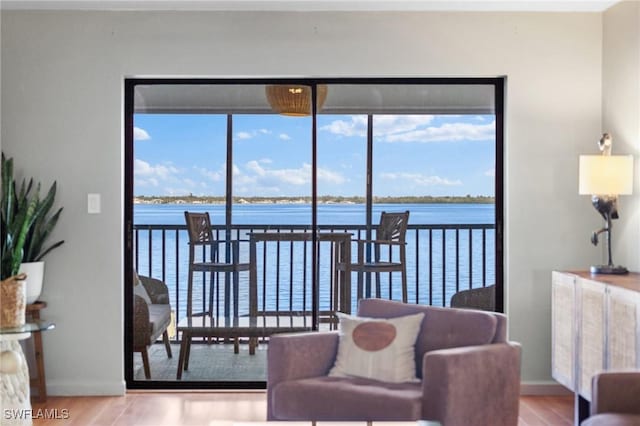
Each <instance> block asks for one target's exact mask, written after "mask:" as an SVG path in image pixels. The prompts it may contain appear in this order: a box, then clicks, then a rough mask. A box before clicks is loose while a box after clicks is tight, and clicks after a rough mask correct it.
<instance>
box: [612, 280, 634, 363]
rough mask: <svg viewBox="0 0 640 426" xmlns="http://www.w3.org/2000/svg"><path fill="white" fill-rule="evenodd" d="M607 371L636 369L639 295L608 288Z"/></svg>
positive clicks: (622, 289)
mask: <svg viewBox="0 0 640 426" xmlns="http://www.w3.org/2000/svg"><path fill="white" fill-rule="evenodd" d="M608 292H609V298H608V299H609V306H608V312H609V314H608V316H607V369H610V370H614V369H628V368H638V367H639V366H640V365H639V363H638V361H639V360H638V344H639V342H638V332H639V328H638V318H639V315H640V313H639V311H640V310H639V309H638V307H639V306H640V293H638V292H635V291H629V290H627V289H624V288H618V287H613V286H609V288H608Z"/></svg>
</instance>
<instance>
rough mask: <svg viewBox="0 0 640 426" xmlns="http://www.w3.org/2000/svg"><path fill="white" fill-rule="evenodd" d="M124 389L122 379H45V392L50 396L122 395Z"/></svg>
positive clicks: (125, 388)
mask: <svg viewBox="0 0 640 426" xmlns="http://www.w3.org/2000/svg"><path fill="white" fill-rule="evenodd" d="M126 390H127V386H126V383H125V382H124V381H116V382H94V383H87V382H58V381H53V380H47V394H48V395H50V396H98V395H100V396H123V395H124V394H125V392H126Z"/></svg>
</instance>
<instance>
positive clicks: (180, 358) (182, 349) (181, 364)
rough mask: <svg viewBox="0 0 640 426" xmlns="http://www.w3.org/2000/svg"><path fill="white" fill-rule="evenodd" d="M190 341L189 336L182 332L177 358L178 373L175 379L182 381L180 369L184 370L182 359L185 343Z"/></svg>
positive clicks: (185, 348)
mask: <svg viewBox="0 0 640 426" xmlns="http://www.w3.org/2000/svg"><path fill="white" fill-rule="evenodd" d="M188 340H191V335H190V334H189V333H187V332H184V331H183V332H182V342H181V343H180V356H179V357H178V372H177V374H176V379H178V380H181V379H182V369H183V368H184V358H185V355H186V353H187V341H188Z"/></svg>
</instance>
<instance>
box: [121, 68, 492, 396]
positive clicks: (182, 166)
mask: <svg viewBox="0 0 640 426" xmlns="http://www.w3.org/2000/svg"><path fill="white" fill-rule="evenodd" d="M503 83H504V82H503V80H502V79H438V80H433V79H313V80H295V81H294V80H231V79H229V80H220V79H217V80H175V79H154V80H139V79H131V80H127V82H126V105H125V111H126V113H125V123H126V128H125V140H126V153H125V154H126V155H125V163H126V169H127V174H126V177H125V188H126V191H125V192H126V194H125V197H126V199H125V205H126V212H125V221H126V224H127V229H126V231H125V232H126V234H127V246H126V250H125V253H126V257H125V269H126V270H127V273H126V275H125V278H126V283H127V291H126V298H125V302H126V306H127V310H126V312H127V317H126V318H125V321H126V324H127V334H126V348H127V354H126V356H125V361H126V375H127V382H128V384H129V386H130V387H158V386H159V387H177V388H180V387H186V388H191V387H194V386H196V387H258V388H259V387H263V386H264V382H265V380H266V373H265V354H266V351H267V348H268V337H261V338H260V339H258V340H257V341H256V340H255V339H253V338H252V337H250V336H248V335H247V336H243V335H239V336H237V337H239V339H237V340H236V339H235V337H231V338H229V337H220V336H205V337H204V338H202V339H200V338H198V339H195V340H194V342H193V344H192V345H191V348H192V349H191V357H192V360H191V361H190V364H189V370H188V371H187V370H185V372H184V374H183V375H182V377H181V379H180V380H176V368H177V362H178V360H176V358H178V354H179V353H180V345H181V343H182V340H183V336H184V332H183V331H181V330H184V328H181V327H184V326H185V324H187V318H186V305H187V281H188V271H189V265H188V260H189V255H188V253H189V251H188V250H189V249H188V238H187V234H186V226H185V219H184V212H185V211H193V212H208V213H209V215H210V218H211V223H212V229H213V233H214V235H215V238H217V239H219V240H222V241H225V242H226V245H225V244H223V245H222V246H221V247H222V248H220V249H219V251H217V252H216V253H215V259H216V261H220V262H228V261H230V260H231V258H232V255H231V254H232V250H231V249H230V247H231V245H230V244H231V243H230V241H232V240H233V241H240V245H239V247H240V249H239V252H238V254H239V259H240V262H243V263H247V264H251V267H252V268H254V269H253V270H255V271H256V274H255V275H254V281H251V279H250V276H251V275H250V274H249V272H248V269H247V270H243V271H242V272H240V273H239V274H238V278H237V281H234V278H233V274H231V273H215V274H210V273H204V272H199V273H196V274H195V275H194V280H193V288H194V292H193V296H192V302H193V304H194V306H195V307H197V309H198V311H207V312H210V313H213V316H214V317H215V318H222V317H224V316H225V315H227V316H228V315H232V316H233V317H234V318H236V320H240V318H244V319H246V318H248V317H251V316H252V315H254V313H255V312H254V311H255V310H256V309H257V310H258V311H259V312H261V313H268V314H269V315H278V316H279V317H286V316H287V315H288V316H291V315H293V314H294V313H295V315H298V316H299V318H307V319H308V321H307V320H305V322H304V324H305V326H308V328H310V329H326V328H333V327H335V323H333V322H332V321H331V312H332V311H335V310H336V309H340V310H345V311H352V312H353V311H355V309H356V306H357V296H356V290H355V288H356V287H355V282H356V274H355V273H354V274H347V275H350V281H351V284H350V286H351V287H350V288H349V290H350V293H341V292H342V291H343V288H342V287H340V286H342V285H344V282H345V278H344V276H340V275H339V273H338V272H337V270H336V267H335V263H336V261H337V260H336V259H337V256H338V252H337V251H336V250H337V249H336V246H335V244H333V243H331V244H326V243H322V242H319V243H318V244H317V245H315V244H314V242H315V241H316V240H317V239H318V238H319V237H318V235H320V234H321V233H336V234H345V233H346V234H350V235H351V238H353V239H354V240H356V239H368V240H375V238H376V232H377V231H376V228H377V226H378V222H379V221H380V216H381V213H382V212H404V211H409V225H408V229H407V233H406V242H405V244H404V245H405V247H406V261H405V262H404V263H405V268H406V281H407V284H406V287H407V291H406V292H407V301H408V303H420V304H430V305H436V306H449V304H450V300H451V297H452V295H453V294H454V293H456V292H457V291H459V290H463V289H468V288H478V287H486V286H489V285H492V284H496V301H497V306H498V309H499V310H501V308H502V294H503V289H502V253H501V252H500V247H501V239H502V236H501V230H502V182H501V176H502V173H501V170H502V163H501V161H502V126H503V113H502V108H503V107H502V105H503V100H502V93H503V90H502V85H503ZM289 94H298V95H304V96H306V98H304V99H305V100H304V101H303V102H302V105H297V106H296V105H294V106H291V105H288V104H287V102H289V101H288V100H286V99H285V98H286V97H287V96H289ZM312 99H315V101H316V104H315V106H313V105H312ZM289 107H291V108H294V110H292V111H288V110H286V108H289ZM296 108H297V109H296ZM258 233H262V234H265V233H267V234H269V233H278V234H282V235H283V236H284V237H283V238H281V241H280V240H279V241H274V242H264V241H262V240H260V241H262V242H260V243H258V244H255V245H254V247H253V250H254V251H253V252H252V251H251V250H252V249H251V246H250V244H249V240H251V239H252V235H255V234H258ZM319 233H320V234H319ZM292 234H305V237H300V238H299V237H297V236H296V237H295V238H292V239H287V235H292ZM294 240H295V241H294ZM355 248H356V245H355V243H354V244H353V248H352V250H353V253H352V259H351V260H352V261H354V262H355V261H356V260H357V259H356V253H355ZM389 255H390V256H396V254H395V253H391V252H390V253H389ZM373 260H375V251H374V250H373V249H372V248H367V253H366V256H365V261H366V262H370V261H373ZM134 267H135V268H136V269H137V271H138V272H139V274H140V275H143V276H151V277H153V278H156V279H159V280H162V281H163V282H164V283H165V284H166V285H167V288H168V299H169V305H170V309H171V311H172V324H171V325H170V326H169V334H170V336H171V340H170V343H171V344H172V346H173V353H174V357H173V358H171V359H169V358H167V356H166V353H165V352H164V350H165V349H164V346H163V345H161V344H154V345H151V347H150V349H149V354H150V357H151V380H148V379H145V378H144V375H143V368H142V363H141V358H140V356H139V354H138V353H133V347H132V341H133V334H134V332H135V330H133V329H132V327H130V324H132V321H133V315H134V313H133V298H132V296H131V295H130V294H129V293H132V291H131V285H132V283H131V282H130V280H129V277H130V276H131V274H130V271H131V269H132V268H134ZM375 275H376V274H365V277H364V284H363V288H362V296H363V297H381V298H389V299H395V300H400V299H401V298H402V297H403V296H402V292H401V288H400V286H399V282H400V278H399V275H398V274H396V273H384V274H379V276H377V277H376V276H375ZM346 282H348V281H346ZM251 288H254V289H255V291H252V290H251ZM339 294H340V295H339ZM345 294H348V296H347V297H348V300H347V301H346V302H344V301H343V300H342V299H340V303H341V304H340V305H339V306H340V308H336V306H338V303H337V301H338V299H339V298H344V297H345V296H344V295H345ZM233 297H235V298H237V299H238V300H239V310H238V312H235V313H231V314H230V313H229V312H228V311H224V307H225V306H227V307H228V306H229V303H226V304H225V302H228V299H229V298H233ZM343 302H344V303H343ZM209 305H211V306H213V307H211V306H209ZM327 312H329V313H328V314H327ZM327 315H328V316H327ZM212 321H213V323H212V324H215V321H216V320H212ZM212 334H215V333H212ZM237 345H239V348H240V350H239V353H234V346H237ZM249 347H251V348H252V350H253V348H255V354H253V355H249V350H248V348H249ZM211 359H216V360H217V361H216V362H215V363H207V361H206V360H211Z"/></svg>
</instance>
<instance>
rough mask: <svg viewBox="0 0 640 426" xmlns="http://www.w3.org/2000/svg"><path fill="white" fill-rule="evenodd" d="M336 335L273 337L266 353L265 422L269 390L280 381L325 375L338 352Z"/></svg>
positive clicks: (269, 412) (333, 333) (332, 333)
mask: <svg viewBox="0 0 640 426" xmlns="http://www.w3.org/2000/svg"><path fill="white" fill-rule="evenodd" d="M338 339H339V336H338V332H337V331H329V332H309V333H296V334H276V335H273V336H271V338H270V339H269V350H268V352H267V419H272V417H271V415H272V414H271V413H272V411H271V405H272V401H271V398H272V396H273V394H272V392H273V389H274V388H275V387H276V386H277V385H278V383H280V382H285V381H289V380H296V379H304V378H308V377H318V376H326V375H327V374H328V373H329V370H330V369H331V367H333V364H334V362H335V358H336V354H337V353H338Z"/></svg>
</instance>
